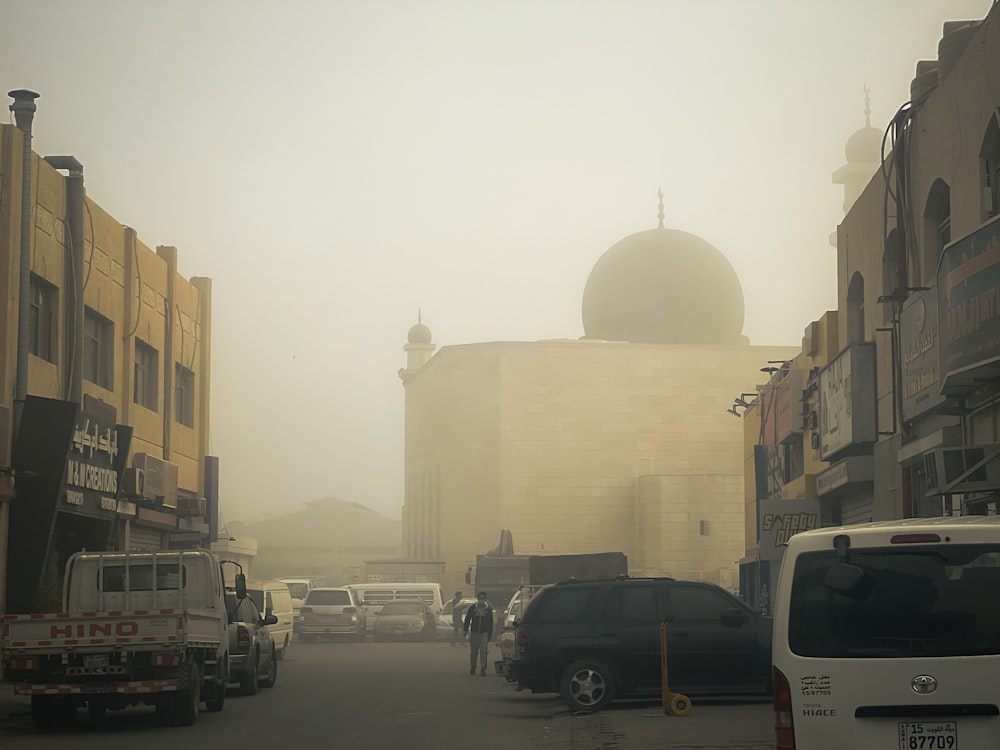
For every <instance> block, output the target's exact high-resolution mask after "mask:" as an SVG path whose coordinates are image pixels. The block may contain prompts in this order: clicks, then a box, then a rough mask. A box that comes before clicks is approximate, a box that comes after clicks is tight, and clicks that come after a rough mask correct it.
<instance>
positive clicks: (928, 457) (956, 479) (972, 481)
mask: <svg viewBox="0 0 1000 750" xmlns="http://www.w3.org/2000/svg"><path fill="white" fill-rule="evenodd" d="M924 478H925V480H926V482H927V494H928V495H944V494H948V495H950V494H958V493H964V492H984V491H986V490H995V489H1000V443H986V444H983V445H963V446H956V447H940V448H935V449H934V450H932V451H928V452H927V453H925V454H924Z"/></svg>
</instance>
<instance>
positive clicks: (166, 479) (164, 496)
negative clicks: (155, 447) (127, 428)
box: [132, 453, 178, 508]
mask: <svg viewBox="0 0 1000 750" xmlns="http://www.w3.org/2000/svg"><path fill="white" fill-rule="evenodd" d="M132 463H133V464H135V466H136V467H138V468H140V469H142V471H143V474H145V477H146V478H145V483H144V488H143V492H142V493H141V494H142V495H144V496H145V497H146V498H148V499H149V500H155V501H158V502H159V503H160V504H161V505H162V506H163V507H165V508H176V507H177V474H178V466H177V464H172V463H170V462H169V461H164V460H163V459H162V458H157V457H156V456H151V455H149V454H148V453H136V454H135V455H134V456H133V457H132Z"/></svg>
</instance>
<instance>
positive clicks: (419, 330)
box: [406, 316, 432, 344]
mask: <svg viewBox="0 0 1000 750" xmlns="http://www.w3.org/2000/svg"><path fill="white" fill-rule="evenodd" d="M431 340H432V339H431V329H430V328H428V327H427V326H425V325H424V324H423V322H422V321H421V320H420V317H419V316H418V317H417V322H416V323H414V324H413V325H412V326H411V327H410V330H409V331H408V332H407V334H406V341H407V343H410V344H429V343H431Z"/></svg>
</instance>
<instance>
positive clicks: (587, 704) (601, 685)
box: [559, 659, 614, 712]
mask: <svg viewBox="0 0 1000 750" xmlns="http://www.w3.org/2000/svg"><path fill="white" fill-rule="evenodd" d="M559 692H560V693H561V694H562V697H563V700H564V701H566V705H568V706H569V707H570V708H571V709H573V710H574V711H586V712H593V711H600V710H601V709H602V708H604V707H605V706H607V705H608V703H610V702H611V698H612V697H613V695H614V683H613V682H612V676H611V670H610V669H608V667H606V666H605V665H604V664H602V663H601V662H599V661H594V660H592V659H584V660H582V661H576V662H573V663H572V664H570V665H569V666H568V667H566V671H564V672H563V675H562V679H561V680H560V682H559Z"/></svg>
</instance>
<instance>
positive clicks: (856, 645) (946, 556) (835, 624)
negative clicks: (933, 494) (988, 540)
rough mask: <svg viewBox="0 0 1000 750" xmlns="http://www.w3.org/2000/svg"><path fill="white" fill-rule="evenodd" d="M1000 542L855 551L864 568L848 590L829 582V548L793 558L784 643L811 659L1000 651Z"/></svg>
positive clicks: (855, 561) (832, 557) (854, 559)
mask: <svg viewBox="0 0 1000 750" xmlns="http://www.w3.org/2000/svg"><path fill="white" fill-rule="evenodd" d="M998 553H1000V547H997V546H995V545H955V546H950V545H948V546H945V545H938V546H935V547H933V548H930V547H913V548H910V549H895V548H894V549H864V548H862V549H858V550H856V551H855V550H852V551H851V554H850V560H849V562H850V564H851V565H854V566H857V567H858V568H860V570H861V571H862V573H863V576H862V577H861V578H860V580H859V582H858V584H857V585H856V586H854V588H853V589H851V590H847V591H834V590H832V589H831V588H830V587H828V586H827V585H826V575H827V571H829V570H830V568H831V567H832V566H833V565H835V564H837V563H838V558H837V555H836V553H835V552H834V551H833V550H829V551H822V552H809V553H803V554H802V555H800V556H799V557H798V558H797V560H796V562H795V569H794V572H793V578H792V589H791V597H790V601H789V613H788V619H789V629H788V645H789V648H790V649H791V650H792V652H793V653H795V654H798V655H799V656H808V657H834V658H868V659H870V658H880V657H882V658H897V657H914V656H972V655H977V654H1000V596H998V595H997V592H1000V554H998Z"/></svg>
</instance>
